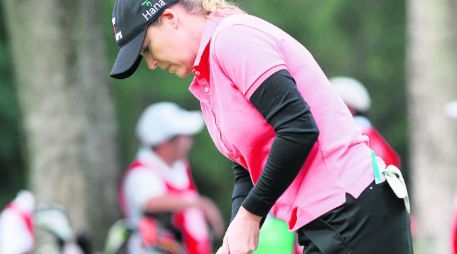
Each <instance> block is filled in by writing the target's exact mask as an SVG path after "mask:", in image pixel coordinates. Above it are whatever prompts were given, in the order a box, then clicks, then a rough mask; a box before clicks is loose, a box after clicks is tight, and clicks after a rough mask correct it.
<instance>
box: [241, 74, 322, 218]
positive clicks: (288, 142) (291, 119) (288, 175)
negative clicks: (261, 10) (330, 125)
mask: <svg viewBox="0 0 457 254" xmlns="http://www.w3.org/2000/svg"><path fill="white" fill-rule="evenodd" d="M250 102H251V103H252V104H253V105H254V106H255V107H256V109H257V110H258V111H259V112H260V113H261V114H262V115H263V117H264V118H265V119H266V121H267V122H268V123H269V124H270V125H271V126H272V127H273V129H274V131H275V133H276V138H275V140H274V142H273V145H272V147H271V150H270V154H269V156H268V159H267V162H266V165H265V168H264V169H263V172H262V174H261V176H260V178H259V180H258V181H257V183H256V184H255V185H254V187H253V188H252V190H251V191H250V192H249V194H248V196H247V197H246V198H245V199H244V201H243V203H242V205H243V207H244V208H245V209H246V210H248V211H250V212H252V213H254V214H256V215H260V216H265V215H267V214H268V212H269V211H270V209H271V207H272V206H273V205H274V203H275V202H276V200H277V199H278V198H279V197H280V196H281V194H282V193H283V192H284V191H285V190H286V189H287V187H288V186H289V185H290V184H291V183H292V181H293V180H294V179H295V177H296V176H297V174H298V172H299V171H300V169H301V167H302V166H303V164H304V162H305V160H306V158H307V157H308V154H309V153H310V151H311V149H312V147H313V146H314V143H315V142H316V140H317V138H318V136H319V130H318V128H317V125H316V123H315V121H314V118H313V116H312V114H311V111H310V110H309V107H308V104H307V103H306V102H305V101H304V99H303V97H302V96H301V95H300V93H299V92H298V90H297V87H296V85H295V81H294V79H293V78H292V77H291V75H290V73H289V72H288V71H286V70H281V71H278V72H276V73H274V74H273V75H271V76H270V77H269V78H268V79H266V80H265V81H264V82H263V83H262V84H261V85H260V86H259V88H257V90H256V91H255V92H254V94H253V95H252V96H251V98H250Z"/></svg>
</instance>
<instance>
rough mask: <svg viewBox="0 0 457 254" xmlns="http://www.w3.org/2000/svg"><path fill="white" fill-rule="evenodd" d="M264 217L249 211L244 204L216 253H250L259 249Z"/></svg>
mask: <svg viewBox="0 0 457 254" xmlns="http://www.w3.org/2000/svg"><path fill="white" fill-rule="evenodd" d="M261 219H262V217H260V216H258V215H255V214H253V213H250V212H248V211H247V210H246V209H244V208H243V206H241V207H240V210H239V211H238V213H237V214H236V216H235V218H234V219H233V221H232V222H231V223H230V225H229V227H228V229H227V232H225V236H224V241H223V243H222V246H221V247H220V248H219V250H218V251H217V253H216V254H250V253H253V252H254V250H255V249H257V245H258V243H259V228H260V221H261Z"/></svg>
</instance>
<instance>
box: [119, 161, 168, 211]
mask: <svg viewBox="0 0 457 254" xmlns="http://www.w3.org/2000/svg"><path fill="white" fill-rule="evenodd" d="M165 192H166V187H165V183H164V182H163V181H162V179H161V178H160V176H158V175H156V174H154V173H153V172H150V171H148V170H147V169H136V170H133V171H132V172H131V173H129V174H128V175H127V177H126V179H125V185H124V193H125V198H126V201H127V202H126V203H127V206H128V210H129V211H130V213H131V214H132V215H133V214H140V213H141V212H142V211H143V208H144V206H145V205H146V203H147V202H148V200H149V199H151V198H154V197H158V196H161V195H163V194H164V193H165Z"/></svg>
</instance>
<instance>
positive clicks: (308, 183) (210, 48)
mask: <svg viewBox="0 0 457 254" xmlns="http://www.w3.org/2000/svg"><path fill="white" fill-rule="evenodd" d="M272 11H274V10H272ZM112 22H113V25H114V33H115V38H116V41H117V43H118V45H119V46H120V51H119V54H118V56H117V59H116V61H115V63H114V66H113V68H112V70H111V76H112V77H114V78H126V77H128V76H130V75H131V74H132V73H134V72H135V70H136V68H137V67H138V65H139V63H140V62H141V59H144V60H145V62H146V64H147V65H148V67H149V68H150V69H151V70H155V69H157V68H160V69H163V70H166V71H168V72H170V73H174V74H175V75H177V76H179V77H185V76H187V75H189V74H191V73H193V75H194V77H195V78H194V79H193V81H192V83H191V84H190V87H189V89H190V91H191V93H192V94H193V95H194V96H195V97H196V98H197V99H198V100H199V101H200V103H201V109H202V112H203V117H204V120H205V123H206V125H207V128H208V130H209V133H210V135H211V138H212V139H213V141H214V143H215V145H216V146H217V148H218V149H219V151H220V152H221V153H222V154H224V155H225V156H226V157H227V158H229V159H230V160H232V161H233V162H234V172H235V186H234V190H233V196H232V211H233V213H232V214H233V215H232V221H231V223H230V225H229V227H228V229H227V231H226V233H225V236H224V241H223V244H222V246H221V247H220V249H219V250H218V253H222V254H226V253H230V254H238V253H242V254H244V253H252V252H253V251H254V250H255V249H256V246H257V243H258V234H259V227H260V225H261V221H262V218H264V217H265V216H266V215H267V214H268V212H269V211H270V210H271V212H272V213H273V214H274V215H275V216H277V217H279V218H281V219H283V220H285V221H286V222H287V223H288V226H289V229H290V230H291V231H295V232H297V234H298V241H299V243H300V244H301V245H302V246H304V253H361V254H366V253H399V254H400V253H412V244H411V237H410V225H409V215H408V213H407V211H406V209H405V206H404V203H403V200H402V199H400V198H397V197H396V195H395V193H400V195H399V196H402V195H403V194H404V193H406V192H405V191H404V185H403V186H401V185H393V186H394V187H395V188H396V192H395V193H394V191H392V188H391V187H389V185H388V182H389V183H391V182H395V181H394V180H392V179H390V178H389V181H388V182H387V181H385V180H384V178H382V177H380V176H383V172H384V166H383V165H382V164H383V163H382V162H380V161H379V160H377V159H376V157H375V156H374V155H373V154H372V152H371V150H370V149H369V148H368V145H367V141H368V140H367V138H366V137H364V136H363V135H361V133H360V131H359V130H358V128H357V127H356V125H355V123H354V120H353V119H352V116H351V114H350V113H349V110H348V109H347V107H346V106H345V105H344V103H343V102H342V101H341V99H339V97H338V96H337V95H336V94H335V92H334V91H333V88H332V86H331V85H330V83H329V81H328V80H327V78H326V76H325V75H324V73H323V72H322V70H321V69H320V67H319V66H318V64H317V63H316V62H315V60H314V59H313V57H312V55H311V54H310V53H309V52H308V51H307V50H306V48H305V47H303V46H302V45H301V44H300V43H299V42H297V41H296V40H295V39H293V38H292V37H291V36H289V35H288V34H287V33H285V32H284V31H282V30H280V29H279V28H277V27H275V26H274V25H272V24H270V23H268V22H266V21H264V20H262V19H259V18H257V17H254V16H251V15H248V14H246V13H244V12H243V11H242V10H240V9H239V8H237V7H236V6H234V5H231V4H229V3H226V2H224V1H222V0H117V1H116V4H115V6H114V11H113V17H112ZM378 161H379V163H378ZM375 175H376V176H378V178H376V181H374V179H375V177H374V176H375ZM397 183H398V181H397ZM398 188H400V189H401V190H400V191H399V190H398ZM402 188H403V189H402Z"/></svg>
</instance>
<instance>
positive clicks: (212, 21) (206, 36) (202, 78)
mask: <svg viewBox="0 0 457 254" xmlns="http://www.w3.org/2000/svg"><path fill="white" fill-rule="evenodd" d="M221 19H222V17H219V16H210V17H209V18H208V20H207V21H206V23H205V26H204V28H203V34H202V38H201V40H200V47H199V49H198V53H197V57H196V58H195V61H194V65H193V70H192V72H193V74H194V79H193V81H192V83H191V85H190V86H189V90H190V92H191V93H192V94H193V95H194V96H195V97H196V98H198V99H199V100H200V101H201V102H206V101H207V100H208V94H209V91H210V74H209V73H210V69H209V68H210V65H209V59H208V57H209V46H210V42H211V37H212V35H213V32H214V31H215V29H216V27H217V25H218V24H219V21H220V20H221Z"/></svg>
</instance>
